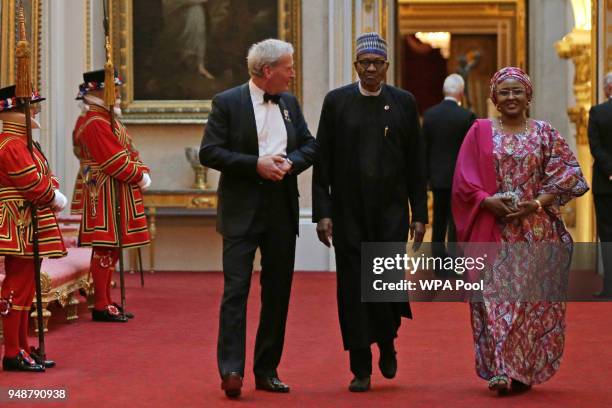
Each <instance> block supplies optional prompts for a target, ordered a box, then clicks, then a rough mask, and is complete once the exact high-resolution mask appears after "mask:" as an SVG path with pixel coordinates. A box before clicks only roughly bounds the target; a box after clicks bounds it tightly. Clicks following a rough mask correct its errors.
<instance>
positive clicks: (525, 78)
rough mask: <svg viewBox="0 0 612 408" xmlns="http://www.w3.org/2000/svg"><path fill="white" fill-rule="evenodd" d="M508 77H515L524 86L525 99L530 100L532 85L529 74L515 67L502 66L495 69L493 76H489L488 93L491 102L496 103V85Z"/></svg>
mask: <svg viewBox="0 0 612 408" xmlns="http://www.w3.org/2000/svg"><path fill="white" fill-rule="evenodd" d="M509 78H512V79H516V80H517V81H519V82H520V83H521V84H522V85H523V86H524V87H525V92H526V93H527V100H528V101H531V98H532V96H533V85H532V83H531V78H529V75H527V74H526V73H525V72H524V71H523V70H522V69H520V68H517V67H504V68H502V69H500V70H499V71H497V72H496V73H495V75H493V78H491V82H490V83H489V88H490V94H489V95H490V97H491V100H492V101H493V103H497V86H498V85H499V84H500V83H502V82H503V81H505V80H506V79H509Z"/></svg>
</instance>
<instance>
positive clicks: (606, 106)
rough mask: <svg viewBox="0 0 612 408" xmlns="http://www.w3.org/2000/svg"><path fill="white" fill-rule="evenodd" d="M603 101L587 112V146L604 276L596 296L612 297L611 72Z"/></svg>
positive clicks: (606, 80) (605, 83) (606, 78)
mask: <svg viewBox="0 0 612 408" xmlns="http://www.w3.org/2000/svg"><path fill="white" fill-rule="evenodd" d="M604 87H605V88H604V89H605V94H606V98H608V100H607V102H604V103H601V104H599V105H596V106H593V107H592V108H591V112H590V113H589V145H590V146H591V154H592V155H593V158H594V159H595V161H594V163H593V197H594V201H595V214H596V215H597V232H598V234H599V240H600V241H601V242H602V244H603V245H602V249H603V251H602V254H603V257H602V258H603V267H604V279H603V288H602V291H601V292H599V293H597V294H595V296H596V297H599V298H612V244H611V242H612V72H609V73H608V74H607V75H606V76H605V78H604Z"/></svg>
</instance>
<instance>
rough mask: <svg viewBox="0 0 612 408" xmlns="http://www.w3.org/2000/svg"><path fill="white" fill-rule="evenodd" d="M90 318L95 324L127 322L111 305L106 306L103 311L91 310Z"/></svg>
mask: <svg viewBox="0 0 612 408" xmlns="http://www.w3.org/2000/svg"><path fill="white" fill-rule="evenodd" d="M113 309H114V310H113ZM91 318H92V320H94V321H96V322H117V323H126V322H127V321H128V318H127V317H125V316H124V315H122V314H121V313H119V310H118V309H117V308H115V307H114V306H112V305H109V306H106V309H104V310H96V309H92V310H91Z"/></svg>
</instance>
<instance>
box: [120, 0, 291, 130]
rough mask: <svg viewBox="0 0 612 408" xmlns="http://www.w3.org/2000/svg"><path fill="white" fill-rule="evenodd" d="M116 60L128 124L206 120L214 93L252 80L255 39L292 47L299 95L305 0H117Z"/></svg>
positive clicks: (197, 121)
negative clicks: (275, 40)
mask: <svg viewBox="0 0 612 408" xmlns="http://www.w3.org/2000/svg"><path fill="white" fill-rule="evenodd" d="M110 7H111V10H110V15H111V20H112V21H111V26H112V28H111V36H112V45H113V58H114V63H115V66H116V67H117V68H118V69H119V72H120V75H121V76H122V78H123V80H124V82H125V86H123V87H122V91H121V92H122V100H123V106H122V108H123V111H124V120H125V122H127V123H205V121H206V118H207V116H208V113H209V112H210V107H211V99H212V97H213V96H214V95H215V94H216V93H218V92H220V91H223V90H225V89H228V88H231V87H233V86H236V85H239V84H242V83H244V82H246V81H247V80H248V78H249V75H248V71H247V67H246V55H247V51H248V49H249V47H250V45H251V44H253V43H255V42H257V41H261V40H264V39H266V38H272V37H273V38H280V39H283V40H286V41H289V42H291V43H292V44H293V46H294V47H295V55H294V59H295V66H296V71H297V73H296V77H297V78H298V79H296V81H295V82H294V84H293V85H292V86H293V89H292V92H293V93H294V94H296V96H297V97H298V98H300V97H301V83H300V78H301V76H300V67H301V49H300V48H301V47H300V46H301V1H300V0H250V1H244V0H112V1H111V2H110Z"/></svg>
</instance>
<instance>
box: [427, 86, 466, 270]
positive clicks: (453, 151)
mask: <svg viewBox="0 0 612 408" xmlns="http://www.w3.org/2000/svg"><path fill="white" fill-rule="evenodd" d="M464 86H465V83H464V81H463V78H462V77H461V75H458V74H451V75H449V76H448V77H447V78H446V79H445V80H444V85H443V88H442V90H443V92H444V100H443V101H442V102H440V103H439V104H437V105H435V106H433V107H431V108H430V109H428V110H427V111H426V112H425V115H424V117H423V128H422V132H423V137H424V139H425V143H426V146H427V179H428V182H429V188H431V190H432V192H433V227H432V235H431V242H432V250H433V251H432V252H433V255H434V256H441V257H445V256H446V252H447V251H446V246H445V241H446V236H447V231H448V242H455V241H456V240H457V238H456V232H455V223H454V222H453V217H452V214H451V188H452V181H453V174H454V171H455V162H456V161H457V155H458V154H459V148H460V147H461V143H462V142H463V138H464V137H465V134H466V133H467V131H468V130H469V129H470V126H472V123H473V122H474V120H476V115H475V114H474V112H471V111H469V110H467V109H464V108H462V107H461V106H460V103H461V99H462V98H463V90H464ZM436 272H437V274H439V275H442V276H444V275H446V273H445V271H436Z"/></svg>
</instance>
